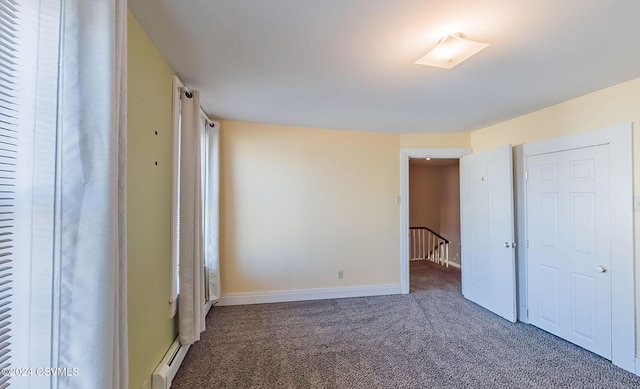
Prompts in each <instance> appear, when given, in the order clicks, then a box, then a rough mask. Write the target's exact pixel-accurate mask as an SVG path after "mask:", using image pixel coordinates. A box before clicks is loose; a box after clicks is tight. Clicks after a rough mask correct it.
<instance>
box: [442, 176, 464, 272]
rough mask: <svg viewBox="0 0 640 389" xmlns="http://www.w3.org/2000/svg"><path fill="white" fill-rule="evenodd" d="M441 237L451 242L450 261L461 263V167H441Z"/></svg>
mask: <svg viewBox="0 0 640 389" xmlns="http://www.w3.org/2000/svg"><path fill="white" fill-rule="evenodd" d="M441 171H442V173H441V176H442V178H441V182H440V185H441V188H442V189H441V195H440V235H442V236H444V237H445V238H447V239H448V240H449V261H451V262H455V263H458V264H459V263H460V167H459V164H458V163H456V164H454V165H446V166H442V167H441Z"/></svg>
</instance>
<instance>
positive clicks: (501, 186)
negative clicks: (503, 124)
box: [460, 145, 516, 322]
mask: <svg viewBox="0 0 640 389" xmlns="http://www.w3.org/2000/svg"><path fill="white" fill-rule="evenodd" d="M512 166H513V165H512V152H511V146H510V145H507V146H503V147H501V148H498V149H495V150H490V151H485V152H482V153H477V154H472V155H468V156H465V157H463V158H462V159H461V161H460V211H461V214H460V215H461V242H462V293H463V294H464V296H465V297H466V298H468V299H469V300H471V301H473V302H475V303H477V304H479V305H481V306H483V307H485V308H487V309H488V310H490V311H492V312H494V313H496V314H498V315H500V316H502V317H504V318H505V319H507V320H510V321H513V322H515V321H516V287H515V250H514V248H513V247H514V245H513V236H514V233H513V181H512V179H513V173H512Z"/></svg>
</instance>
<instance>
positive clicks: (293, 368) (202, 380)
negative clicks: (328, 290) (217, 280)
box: [172, 261, 640, 389]
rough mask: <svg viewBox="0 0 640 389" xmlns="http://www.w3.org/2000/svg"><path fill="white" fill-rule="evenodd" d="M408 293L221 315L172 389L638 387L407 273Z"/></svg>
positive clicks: (214, 315)
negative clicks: (409, 287) (408, 279)
mask: <svg viewBox="0 0 640 389" xmlns="http://www.w3.org/2000/svg"><path fill="white" fill-rule="evenodd" d="M410 274H411V293H410V294H409V295H396V296H382V297H363V298H350V299H336V300H323V301H309V302H296V303H282V304H263V305H247V306H233V307H214V308H213V309H212V310H211V312H210V313H209V315H208V317H207V330H206V331H205V332H204V333H203V334H202V340H201V341H200V342H198V343H196V344H195V345H194V346H192V347H191V349H190V350H189V352H188V354H187V356H186V358H185V360H184V362H183V364H182V367H181V368H180V370H179V371H178V374H177V375H176V378H175V380H174V381H173V386H172V388H175V389H178V388H234V389H242V388H349V389H351V388H353V389H355V388H640V377H637V376H635V375H633V374H630V373H628V372H626V371H624V370H622V369H620V368H617V367H615V366H613V365H612V364H611V363H610V362H609V361H606V360H604V359H602V358H600V357H598V356H597V355H595V354H592V353H590V352H588V351H586V350H583V349H581V348H579V347H576V346H574V345H572V344H570V343H568V342H565V341H563V340H561V339H558V338H556V337H555V336H553V335H550V334H548V333H546V332H544V331H542V330H539V329H537V328H535V327H532V326H529V325H525V324H521V323H517V324H512V323H509V322H507V321H505V320H503V319H501V318H499V317H497V316H495V315H494V314H492V313H490V312H488V311H486V310H484V309H482V308H480V307H479V306H477V305H475V304H473V303H471V302H469V301H467V300H465V299H464V298H463V297H462V295H461V293H460V272H459V270H456V269H452V268H450V269H445V268H443V267H441V266H438V265H434V264H432V263H430V262H426V261H420V262H414V263H412V264H411V273H410Z"/></svg>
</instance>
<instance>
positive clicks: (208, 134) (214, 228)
mask: <svg viewBox="0 0 640 389" xmlns="http://www.w3.org/2000/svg"><path fill="white" fill-rule="evenodd" d="M204 134H205V136H203V139H204V140H205V147H207V153H206V156H207V159H206V161H205V164H206V176H205V180H204V182H205V185H206V192H205V193H206V197H205V209H206V212H205V222H204V225H205V264H206V271H207V275H208V277H207V278H208V281H209V285H208V286H209V288H208V289H209V296H208V297H209V301H212V302H213V301H216V300H218V299H219V298H220V265H219V262H220V261H219V255H220V250H219V247H220V244H219V241H220V238H219V236H220V223H219V220H220V211H219V209H220V207H219V204H220V124H219V123H216V122H212V121H207V122H206V123H205V128H204Z"/></svg>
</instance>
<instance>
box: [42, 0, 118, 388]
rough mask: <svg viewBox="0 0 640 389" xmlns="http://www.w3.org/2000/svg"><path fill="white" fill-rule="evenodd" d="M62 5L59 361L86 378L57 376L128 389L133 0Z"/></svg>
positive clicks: (68, 383) (78, 0) (60, 381)
mask: <svg viewBox="0 0 640 389" xmlns="http://www.w3.org/2000/svg"><path fill="white" fill-rule="evenodd" d="M62 10H63V29H62V35H61V39H62V42H61V78H60V101H59V110H60V113H59V115H60V117H59V129H58V145H57V147H58V161H57V164H58V168H57V183H58V184H57V188H58V194H57V195H58V197H57V199H58V200H57V203H56V208H57V214H58V215H59V216H58V217H57V228H56V230H57V234H56V242H57V243H56V244H57V249H56V251H55V253H56V254H55V257H56V258H55V259H54V260H55V266H54V267H55V269H56V270H55V272H54V275H53V276H54V278H57V279H58V280H59V285H58V287H57V290H56V293H55V297H54V307H56V306H57V308H58V309H57V310H56V311H57V312H58V315H59V316H58V317H56V318H54V320H53V333H54V345H53V349H52V350H53V354H54V355H53V361H52V362H53V363H54V365H53V366H59V367H69V368H72V367H75V368H77V369H78V370H77V371H78V375H77V376H71V377H53V378H52V380H54V381H57V385H58V386H57V387H59V388H127V387H128V379H129V377H128V357H127V355H128V352H127V304H126V302H127V276H126V269H127V261H126V253H127V251H126V250H127V242H126V223H127V215H126V197H125V194H126V155H127V149H126V144H127V142H126V117H127V112H126V107H127V99H126V86H127V56H126V55H127V43H126V42H127V30H126V25H127V20H126V18H127V4H126V0H105V1H91V0H65V1H64V2H63V9H62ZM56 340H57V341H56Z"/></svg>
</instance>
